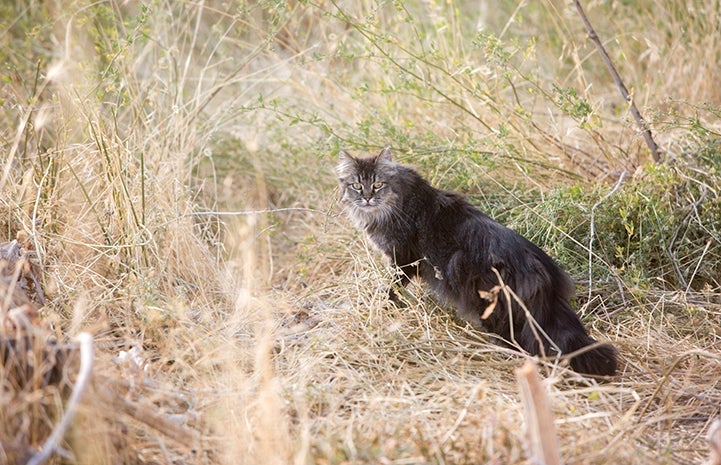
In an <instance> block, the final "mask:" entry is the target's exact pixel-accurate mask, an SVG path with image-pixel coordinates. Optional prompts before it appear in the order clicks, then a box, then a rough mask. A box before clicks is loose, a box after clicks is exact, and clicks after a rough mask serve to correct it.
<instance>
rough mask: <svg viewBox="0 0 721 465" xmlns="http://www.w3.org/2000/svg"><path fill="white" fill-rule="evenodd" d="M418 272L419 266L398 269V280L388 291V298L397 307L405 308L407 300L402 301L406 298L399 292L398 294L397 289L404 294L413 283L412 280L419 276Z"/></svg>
mask: <svg viewBox="0 0 721 465" xmlns="http://www.w3.org/2000/svg"><path fill="white" fill-rule="evenodd" d="M418 272H419V270H418V265H406V266H399V267H397V268H396V279H395V280H394V281H393V285H392V286H391V287H390V288H389V289H388V298H389V299H390V301H391V302H393V303H394V304H395V305H396V306H397V307H405V306H406V302H405V301H406V300H407V299H401V297H405V296H401V295H399V294H398V292H396V289H398V290H399V291H400V292H402V291H403V290H404V289H405V287H406V286H407V285H408V283H409V282H410V281H411V278H412V277H414V276H418Z"/></svg>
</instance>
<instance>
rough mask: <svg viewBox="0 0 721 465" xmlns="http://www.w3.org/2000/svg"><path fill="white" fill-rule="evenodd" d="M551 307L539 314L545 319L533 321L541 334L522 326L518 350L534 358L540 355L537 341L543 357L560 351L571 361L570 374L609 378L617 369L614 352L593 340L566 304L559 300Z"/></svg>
mask: <svg viewBox="0 0 721 465" xmlns="http://www.w3.org/2000/svg"><path fill="white" fill-rule="evenodd" d="M554 307H555V308H554V309H553V311H551V312H548V311H546V312H542V313H541V316H546V318H543V319H542V320H541V321H539V320H536V323H537V324H538V326H540V329H542V330H543V331H539V328H538V327H535V328H532V327H531V324H532V323H531V322H528V321H527V322H526V323H525V324H524V326H523V330H522V331H521V335H520V338H519V342H520V344H521V346H522V347H523V348H524V349H525V350H527V351H528V352H530V353H532V354H534V355H540V352H541V351H540V350H539V347H540V346H539V340H541V341H543V346H544V349H545V355H547V356H553V355H554V354H556V353H557V352H558V350H560V352H561V354H562V355H564V356H570V357H571V359H570V364H571V368H573V370H574V371H576V372H578V373H582V374H585V375H590V376H613V375H614V374H615V373H616V370H617V367H618V362H617V351H616V348H615V347H613V346H612V345H611V344H600V343H598V342H596V341H595V340H593V339H592V338H591V337H590V336H589V335H588V332H587V331H586V328H584V327H583V324H582V323H581V320H580V319H579V318H578V316H577V315H576V313H575V312H574V311H573V309H572V308H571V306H570V305H569V304H568V303H567V302H565V301H560V299H559V301H558V302H557V303H556V305H555V306H554ZM534 329H535V331H534ZM549 339H550V340H551V341H553V342H552V343H551V342H549Z"/></svg>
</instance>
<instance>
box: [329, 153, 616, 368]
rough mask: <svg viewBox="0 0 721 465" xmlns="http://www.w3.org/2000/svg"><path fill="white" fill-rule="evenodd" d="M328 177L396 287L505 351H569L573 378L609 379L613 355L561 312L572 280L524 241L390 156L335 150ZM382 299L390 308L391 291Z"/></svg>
mask: <svg viewBox="0 0 721 465" xmlns="http://www.w3.org/2000/svg"><path fill="white" fill-rule="evenodd" d="M337 174H338V179H339V182H340V189H341V204H342V206H343V208H344V209H345V210H347V213H348V215H349V216H350V219H351V221H352V222H353V223H354V225H355V226H356V227H357V228H359V229H361V230H363V231H365V232H366V234H367V235H368V237H369V238H370V240H371V242H372V243H373V244H374V245H375V246H376V247H377V248H378V249H380V251H381V252H382V253H383V254H384V255H385V256H386V257H387V258H388V259H389V260H390V262H391V263H392V264H393V265H395V266H396V269H397V270H398V273H399V276H398V281H399V284H400V285H401V286H405V285H406V284H408V282H409V281H410V279H411V278H412V277H414V276H419V277H420V278H422V280H423V281H425V282H426V283H428V285H429V286H430V288H431V290H432V291H433V292H434V293H435V294H436V295H438V296H439V297H440V298H441V299H442V300H444V301H446V302H448V303H450V304H452V305H453V306H454V307H455V309H456V312H457V314H458V315H459V316H460V317H461V318H463V319H464V320H466V321H468V322H470V323H471V324H472V325H473V326H475V327H482V328H484V329H486V330H488V331H490V332H493V333H495V334H497V335H498V336H500V338H501V341H505V343H506V344H510V345H512V346H515V347H519V346H520V348H522V349H523V350H525V351H527V352H528V353H530V354H533V355H542V356H549V357H552V356H558V355H565V356H569V354H573V353H574V352H576V351H578V352H577V353H575V354H573V356H572V357H571V358H570V365H571V367H572V368H573V369H574V370H575V371H576V372H579V373H582V374H586V375H590V376H612V375H614V374H615V373H616V368H617V361H616V357H617V352H616V349H615V348H614V347H613V346H612V345H610V344H598V343H597V342H596V341H594V340H593V339H591V337H589V335H588V332H587V331H586V329H585V328H584V326H583V324H582V323H581V320H580V319H579V318H578V316H577V315H576V313H575V312H574V310H573V309H572V308H571V305H570V303H569V301H570V299H571V298H572V297H573V293H574V284H573V281H572V280H571V278H570V277H569V276H568V274H567V273H566V272H565V271H563V270H562V269H561V268H560V267H559V266H558V265H557V264H556V262H554V261H553V259H552V258H551V257H549V256H548V255H547V254H546V253H545V252H543V251H542V250H541V249H540V248H538V247H537V246H536V245H534V244H533V243H532V242H530V241H529V240H527V239H526V238H524V237H523V236H521V235H520V234H518V233H516V232H514V231H513V230H511V229H509V228H507V227H505V226H503V225H501V224H500V223H498V222H496V221H494V220H492V219H491V218H490V217H489V216H487V215H486V214H484V213H482V212H481V211H480V210H478V209H476V208H475V207H473V206H472V205H471V204H470V203H469V202H468V201H467V200H465V198H464V197H463V196H462V195H460V194H458V193H455V192H450V191H444V190H440V189H436V188H434V187H432V186H431V185H430V184H429V183H428V181H426V180H425V179H423V178H422V177H421V175H420V174H418V173H417V172H416V171H415V170H414V169H413V168H411V167H408V166H406V165H402V164H398V163H396V162H394V161H393V159H392V156H391V151H390V148H385V149H384V150H382V151H381V152H380V153H379V154H378V155H376V156H371V157H366V158H356V157H353V156H351V155H350V154H348V153H347V152H345V151H341V152H340V159H339V163H338V167H337ZM504 286H505V288H504ZM510 291H513V293H515V296H517V298H514V296H513V294H512V293H511V292H510ZM390 297H391V299H393V300H394V301H395V300H397V296H396V294H395V293H394V292H393V290H392V289H391V291H390ZM519 302H521V303H522V304H521V303H519ZM524 307H525V309H527V311H528V313H530V316H531V317H532V318H527V316H526V313H527V312H526V310H525V309H524ZM534 322H535V323H534ZM540 341H543V342H542V344H539V342H540ZM581 349H583V350H581ZM559 352H560V353H559Z"/></svg>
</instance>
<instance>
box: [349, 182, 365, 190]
mask: <svg viewBox="0 0 721 465" xmlns="http://www.w3.org/2000/svg"><path fill="white" fill-rule="evenodd" d="M350 187H351V189H353V190H355V191H359V190H361V189H363V184H361V183H359V182H354V183H353V184H351V185H350Z"/></svg>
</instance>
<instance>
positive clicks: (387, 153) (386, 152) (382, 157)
mask: <svg viewBox="0 0 721 465" xmlns="http://www.w3.org/2000/svg"><path fill="white" fill-rule="evenodd" d="M376 160H379V161H386V162H389V163H390V162H392V161H393V158H392V157H391V148H390V147H386V148H384V149H383V150H381V153H379V154H378V156H377V157H376Z"/></svg>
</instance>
